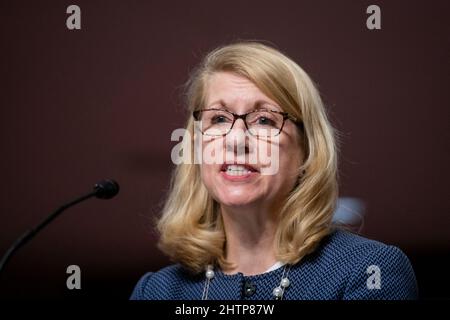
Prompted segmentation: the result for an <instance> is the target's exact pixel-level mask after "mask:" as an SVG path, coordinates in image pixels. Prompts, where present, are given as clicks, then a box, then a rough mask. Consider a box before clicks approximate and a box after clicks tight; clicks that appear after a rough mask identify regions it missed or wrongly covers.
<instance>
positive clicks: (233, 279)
mask: <svg viewBox="0 0 450 320" xmlns="http://www.w3.org/2000/svg"><path fill="white" fill-rule="evenodd" d="M283 270H284V267H280V268H277V269H275V270H273V271H270V272H266V273H262V274H259V275H252V276H245V275H244V274H242V273H236V274H232V275H229V274H224V273H223V272H222V271H221V270H220V269H218V268H215V269H214V272H215V275H214V278H213V279H212V280H211V281H210V284H209V289H208V299H209V300H273V299H275V298H274V296H273V289H274V288H275V287H277V286H279V285H280V282H281V278H282V275H283ZM288 278H289V281H290V285H289V286H288V287H287V288H286V289H285V291H284V294H283V300H360V299H363V300H372V299H378V300H404V299H417V298H418V288H417V282H416V278H415V276H414V271H413V269H412V267H411V264H410V262H409V260H408V258H407V257H406V255H405V254H404V253H403V252H402V251H401V250H400V249H398V248H397V247H394V246H389V245H385V244H382V243H380V242H377V241H374V240H369V239H366V238H364V237H361V236H358V235H355V234H352V233H350V232H347V231H343V230H335V231H333V232H332V233H331V234H330V235H329V236H327V237H325V238H324V239H323V241H322V242H321V245H320V246H319V247H318V248H317V249H316V250H315V252H314V253H312V254H310V255H308V256H307V257H305V258H304V259H302V260H301V261H300V262H299V263H297V264H295V265H293V266H291V268H290V271H289V275H288ZM377 279H378V280H377ZM205 283H206V276H205V273H201V274H198V275H192V274H190V273H189V272H188V271H186V270H185V269H184V268H183V267H182V266H181V265H180V264H174V265H170V266H168V267H165V268H163V269H161V270H159V271H158V272H149V273H147V274H145V275H144V276H143V277H142V278H141V279H140V280H139V282H138V283H137V285H136V287H135V288H134V291H133V293H132V295H131V298H130V299H132V300H200V299H202V294H203V291H204V287H205ZM249 287H251V288H252V290H250V292H249V291H248V290H246V289H248V288H249Z"/></svg>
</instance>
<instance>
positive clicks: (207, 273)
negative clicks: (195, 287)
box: [206, 270, 214, 280]
mask: <svg viewBox="0 0 450 320" xmlns="http://www.w3.org/2000/svg"><path fill="white" fill-rule="evenodd" d="M206 278H208V279H210V280H211V279H212V278H214V271H213V270H208V271H206Z"/></svg>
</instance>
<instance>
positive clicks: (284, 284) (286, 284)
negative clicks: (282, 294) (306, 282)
mask: <svg viewBox="0 0 450 320" xmlns="http://www.w3.org/2000/svg"><path fill="white" fill-rule="evenodd" d="M290 283H291V282H290V281H289V279H288V278H283V279H282V280H281V286H282V287H283V288H287V287H289V284H290Z"/></svg>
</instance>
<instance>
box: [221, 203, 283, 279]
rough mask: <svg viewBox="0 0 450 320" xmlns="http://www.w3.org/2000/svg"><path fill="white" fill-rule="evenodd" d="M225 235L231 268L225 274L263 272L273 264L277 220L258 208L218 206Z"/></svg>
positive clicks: (274, 260) (266, 210) (266, 211)
mask: <svg viewBox="0 0 450 320" xmlns="http://www.w3.org/2000/svg"><path fill="white" fill-rule="evenodd" d="M221 213H222V218H223V223H224V228H225V234H226V239H227V241H226V258H227V260H228V261H229V262H231V263H232V265H233V267H232V268H229V269H226V270H224V272H225V273H227V274H233V273H236V272H242V273H243V274H245V275H255V274H261V273H264V272H265V271H266V270H267V269H268V268H270V267H271V266H272V265H273V264H274V263H275V262H276V257H275V248H274V242H275V241H274V240H275V232H276V226H277V217H276V216H275V215H274V214H272V212H271V211H270V210H268V209H266V208H261V207H250V206H248V207H245V208H243V207H239V208H236V207H234V208H231V207H224V206H222V207H221Z"/></svg>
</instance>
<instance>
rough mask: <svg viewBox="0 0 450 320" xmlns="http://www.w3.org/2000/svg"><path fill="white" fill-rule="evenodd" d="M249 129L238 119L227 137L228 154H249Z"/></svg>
mask: <svg viewBox="0 0 450 320" xmlns="http://www.w3.org/2000/svg"><path fill="white" fill-rule="evenodd" d="M246 130H247V128H246V126H245V122H244V120H243V119H236V121H235V122H234V125H233V128H232V129H231V131H230V132H229V133H228V134H227V135H226V136H225V140H226V141H225V143H226V148H227V151H228V152H233V153H234V154H235V155H237V156H238V155H240V154H246V153H248V152H249V147H248V137H247V132H246Z"/></svg>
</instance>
